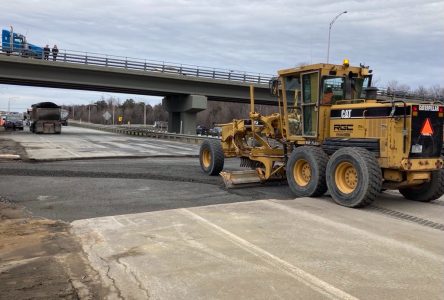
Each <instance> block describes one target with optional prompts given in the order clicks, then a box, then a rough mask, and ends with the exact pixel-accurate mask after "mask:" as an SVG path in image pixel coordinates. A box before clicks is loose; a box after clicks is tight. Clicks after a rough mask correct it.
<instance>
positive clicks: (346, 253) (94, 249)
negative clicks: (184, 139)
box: [0, 128, 444, 299]
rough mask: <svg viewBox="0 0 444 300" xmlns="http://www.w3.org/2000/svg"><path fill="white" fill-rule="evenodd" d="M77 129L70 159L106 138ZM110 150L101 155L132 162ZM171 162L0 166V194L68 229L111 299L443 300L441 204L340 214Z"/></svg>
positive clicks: (392, 198) (403, 203)
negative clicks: (229, 185)
mask: <svg viewBox="0 0 444 300" xmlns="http://www.w3.org/2000/svg"><path fill="white" fill-rule="evenodd" d="M64 129H65V128H64ZM75 130H76V133H74V132H73V133H72V134H71V137H69V136H68V135H66V136H65V138H66V139H67V140H68V141H69V139H70V138H72V139H74V140H75V141H76V142H75V143H67V144H64V146H63V147H64V148H65V149H67V150H69V151H72V152H75V151H77V150H76V149H79V147H82V146H81V145H79V144H78V143H79V141H82V140H83V139H85V137H87V138H86V139H90V138H91V136H95V138H96V139H97V140H96V143H98V144H103V143H102V142H100V140H101V139H103V140H104V141H105V140H107V138H108V137H107V135H108V134H104V135H103V136H102V135H101V134H103V133H97V134H95V133H93V132H92V131H91V130H85V129H75ZM17 136H22V137H23V136H26V133H24V134H17ZM62 136H63V134H62ZM2 137H3V138H4V137H5V136H2ZM44 138H45V139H48V140H49V141H50V143H51V142H52V140H51V139H52V138H58V137H56V136H45V137H44ZM109 138H111V139H114V140H115V141H118V140H119V139H120V140H122V144H123V143H128V141H127V137H126V136H118V135H115V136H114V135H112V134H110V137H109ZM131 139H133V138H131ZM134 139H136V140H137V142H136V143H137V144H143V145H145V146H141V148H140V149H145V148H149V147H148V146H146V145H148V144H151V143H152V144H153V145H158V144H162V143H165V142H162V141H158V140H151V139H147V138H134ZM50 143H49V144H50ZM116 143H117V144H118V145H116V146H115V147H114V146H113V145H112V144H108V145H109V148H108V150H109V151H111V152H112V151H118V152H119V153H123V154H122V155H123V156H138V155H140V152H142V151H137V152H133V151H132V149H131V150H128V151H127V150H125V148H124V147H123V146H122V145H120V144H119V142H116ZM24 145H25V147H27V145H26V144H24ZM174 145H175V146H177V145H180V146H182V147H184V148H187V147H195V146H190V145H186V144H183V145H182V144H180V143H174ZM119 146H121V147H119ZM122 149H123V150H122ZM178 150H179V149H178ZM27 151H28V149H27ZM174 151H175V150H174ZM179 151H180V150H179ZM75 153H77V152H75ZM85 153H86V152H85ZM196 153H197V151H196ZM85 155H86V154H85ZM174 156H176V157H151V158H150V157H145V158H131V159H130V158H124V159H122V158H115V159H92V160H73V161H56V162H34V163H30V162H20V161H18V162H12V161H8V162H2V163H0V174H2V176H1V180H0V196H2V197H4V198H6V199H8V200H10V201H12V202H15V203H19V204H22V205H24V206H25V207H27V208H28V209H30V210H31V212H32V213H33V214H34V215H35V216H43V217H46V218H51V219H61V220H65V221H69V222H72V223H71V224H72V229H71V231H72V233H73V234H75V235H76V236H77V237H78V238H79V239H80V241H81V243H82V247H83V250H84V251H85V252H86V253H87V255H88V260H89V263H90V265H91V267H92V268H93V269H95V270H97V272H99V273H100V276H101V279H102V281H103V284H104V285H105V287H106V288H107V289H109V297H110V298H116V299H118V298H125V299H145V298H148V297H150V298H152V299H178V298H182V299H208V298H214V299H233V298H236V299H275V298H276V299H282V298H283V299H357V298H358V299H444V281H443V278H444V218H443V213H444V201H443V199H442V198H441V199H439V200H436V201H433V202H431V203H418V202H413V201H408V200H405V199H403V198H402V197H401V196H400V194H399V193H397V192H393V191H387V192H385V193H383V194H381V196H380V197H379V199H377V201H375V203H374V204H373V205H372V206H370V207H367V208H364V209H350V208H345V207H341V206H339V205H337V204H335V203H333V201H332V200H331V198H330V197H329V196H328V195H326V196H323V197H320V198H297V199H295V198H294V197H293V196H292V195H291V193H290V191H289V189H288V187H287V186H286V185H285V184H276V183H275V184H270V185H266V186H255V187H249V188H242V189H231V190H227V189H225V188H224V187H223V182H222V180H221V179H220V178H219V177H207V176H205V175H203V174H202V173H201V171H200V167H199V164H198V160H197V158H192V157H177V154H175V155H174ZM237 163H238V162H237V161H236V160H229V161H227V164H226V167H227V168H228V169H234V168H237Z"/></svg>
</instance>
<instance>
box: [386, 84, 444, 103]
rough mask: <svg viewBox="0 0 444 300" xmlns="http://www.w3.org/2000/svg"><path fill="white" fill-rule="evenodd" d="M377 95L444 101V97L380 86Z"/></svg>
mask: <svg viewBox="0 0 444 300" xmlns="http://www.w3.org/2000/svg"><path fill="white" fill-rule="evenodd" d="M377 95H378V96H379V97H386V98H395V99H405V100H415V101H427V102H431V101H441V102H444V97H433V96H430V95H424V94H423V95H420V94H417V93H414V92H408V91H397V90H391V89H389V88H384V87H378V92H377Z"/></svg>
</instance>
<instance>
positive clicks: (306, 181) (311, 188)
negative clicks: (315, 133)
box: [286, 146, 328, 197]
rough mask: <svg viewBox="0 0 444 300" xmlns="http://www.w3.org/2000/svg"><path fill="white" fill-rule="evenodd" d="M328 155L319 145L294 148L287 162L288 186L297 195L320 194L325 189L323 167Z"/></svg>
mask: <svg viewBox="0 0 444 300" xmlns="http://www.w3.org/2000/svg"><path fill="white" fill-rule="evenodd" d="M327 161H328V156H327V154H325V152H324V151H323V150H322V149H321V148H319V147H310V146H302V147H298V148H296V149H295V150H294V151H293V152H292V153H291V156H290V159H289V160H288V163H287V168H286V173H287V174H286V175H287V182H288V186H289V187H290V189H291V191H292V192H293V193H294V194H295V196H297V197H317V196H322V195H323V194H324V193H325V192H326V191H327V185H326V183H325V167H326V165H327Z"/></svg>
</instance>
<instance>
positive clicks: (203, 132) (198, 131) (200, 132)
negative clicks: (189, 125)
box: [196, 125, 208, 135]
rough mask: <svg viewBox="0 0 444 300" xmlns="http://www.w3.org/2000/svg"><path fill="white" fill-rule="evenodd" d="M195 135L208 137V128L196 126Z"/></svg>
mask: <svg viewBox="0 0 444 300" xmlns="http://www.w3.org/2000/svg"><path fill="white" fill-rule="evenodd" d="M196 134H198V135H208V128H207V127H205V126H202V125H197V127H196Z"/></svg>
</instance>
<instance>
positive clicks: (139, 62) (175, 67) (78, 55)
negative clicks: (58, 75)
mask: <svg viewBox="0 0 444 300" xmlns="http://www.w3.org/2000/svg"><path fill="white" fill-rule="evenodd" d="M7 49H8V50H9V48H7ZM20 50H21V49H14V52H7V51H6V48H5V49H3V48H2V47H1V46H0V55H9V56H20V57H23V58H27V59H39V60H45V61H48V62H49V63H50V62H52V61H59V62H65V63H72V64H84V65H93V66H103V67H113V68H123V69H129V70H139V71H149V72H159V73H167V74H177V75H182V76H192V77H201V78H210V79H220V80H229V81H237V82H248V83H259V84H268V82H269V81H270V79H271V78H272V77H273V75H270V74H261V73H250V72H243V71H238V70H228V69H221V68H211V67H204V66H197V65H188V64H179V63H173V62H165V61H156V60H147V59H140V58H132V57H124V56H115V55H106V54H100V53H93V52H80V51H75V50H64V49H59V52H58V54H57V56H56V57H55V58H54V56H53V55H52V53H50V54H49V56H48V57H47V59H45V56H44V55H42V53H37V54H36V53H34V54H32V53H31V54H30V53H29V52H24V51H20Z"/></svg>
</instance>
